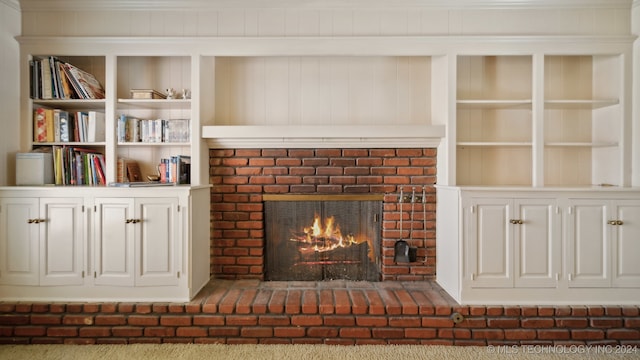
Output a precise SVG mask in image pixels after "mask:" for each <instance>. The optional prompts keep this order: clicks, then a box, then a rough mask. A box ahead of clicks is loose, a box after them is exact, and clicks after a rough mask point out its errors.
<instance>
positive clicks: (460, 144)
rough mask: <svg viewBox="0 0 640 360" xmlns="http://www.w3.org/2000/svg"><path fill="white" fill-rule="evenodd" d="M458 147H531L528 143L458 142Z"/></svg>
mask: <svg viewBox="0 0 640 360" xmlns="http://www.w3.org/2000/svg"><path fill="white" fill-rule="evenodd" d="M456 145H457V146H458V147H463V146H468V147H531V146H532V143H530V142H500V141H460V142H458V143H457V144H456Z"/></svg>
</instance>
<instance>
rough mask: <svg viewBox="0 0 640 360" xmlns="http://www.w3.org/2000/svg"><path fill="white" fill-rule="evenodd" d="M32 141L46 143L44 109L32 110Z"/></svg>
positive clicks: (45, 116) (45, 113)
mask: <svg viewBox="0 0 640 360" xmlns="http://www.w3.org/2000/svg"><path fill="white" fill-rule="evenodd" d="M33 141H34V142H47V112H46V110H45V109H44V108H36V109H35V110H33Z"/></svg>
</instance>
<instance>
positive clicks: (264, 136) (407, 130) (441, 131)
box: [202, 125, 445, 149]
mask: <svg viewBox="0 0 640 360" xmlns="http://www.w3.org/2000/svg"><path fill="white" fill-rule="evenodd" d="M444 136H445V126H444V125H428V126H419V125H400V126H391V125H372V126H363V125H339V126H323V125H308V126H305V125H290V126H288V125H273V126H254V125H246V126H223V125H216V126H203V127H202V137H203V138H204V139H206V140H207V143H208V144H209V148H212V149H216V148H218V149H220V148H255V147H261V148H264V147H272V148H329V147H331V148H334V147H339V148H361V147H366V148H373V147H376V148H409V147H437V146H438V145H439V144H440V140H441V139H442V138H443V137H444Z"/></svg>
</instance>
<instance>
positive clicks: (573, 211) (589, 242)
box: [566, 199, 611, 287]
mask: <svg viewBox="0 0 640 360" xmlns="http://www.w3.org/2000/svg"><path fill="white" fill-rule="evenodd" d="M607 205H608V202H607V201H606V200H598V199H573V200H570V201H569V207H568V209H567V211H568V214H567V228H566V231H567V271H568V276H569V286H570V287H608V286H610V285H611V275H610V262H609V259H610V250H609V235H610V231H609V230H610V229H609V226H610V225H608V224H607V220H608V216H607V211H608V209H607Z"/></svg>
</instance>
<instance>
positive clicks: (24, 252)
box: [0, 198, 39, 285]
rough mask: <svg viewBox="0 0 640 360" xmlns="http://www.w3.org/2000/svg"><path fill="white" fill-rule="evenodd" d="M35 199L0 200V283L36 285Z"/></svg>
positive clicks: (36, 234) (36, 226)
mask: <svg viewBox="0 0 640 360" xmlns="http://www.w3.org/2000/svg"><path fill="white" fill-rule="evenodd" d="M38 214H39V209H38V199H36V198H1V199H0V283H2V284H5V285H38V283H39V274H38V269H39V266H38V260H39V259H38V241H39V226H38V224H37V223H34V222H33V220H34V219H39V216H38Z"/></svg>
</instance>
